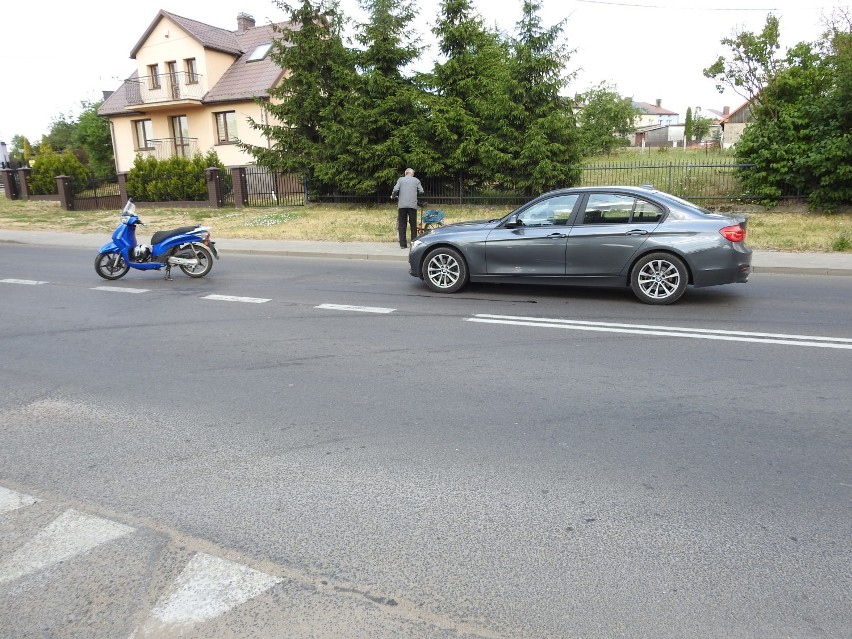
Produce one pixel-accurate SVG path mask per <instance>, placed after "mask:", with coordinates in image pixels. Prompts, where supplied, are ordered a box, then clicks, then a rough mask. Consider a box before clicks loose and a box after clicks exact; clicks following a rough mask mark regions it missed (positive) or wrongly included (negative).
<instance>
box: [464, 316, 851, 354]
mask: <svg viewBox="0 0 852 639" xmlns="http://www.w3.org/2000/svg"><path fill="white" fill-rule="evenodd" d="M465 321H467V322H482V323H486V324H508V325H511V326H535V327H540V328H563V329H569V330H575V331H597V332H604V333H629V334H632V335H656V336H662V337H686V338H690V339H713V340H722V341H730V342H752V343H754V344H783V345H784V346H811V347H816V348H840V349H847V350H852V339H848V338H844V337H821V336H814V335H785V334H783V333H748V332H745V331H722V330H714V329H706V328H681V327H668V326H650V325H647V324H615V323H610V322H584V321H580V320H564V319H552V318H544V317H517V316H514V315H488V314H480V315H475V316H474V317H469V318H466V320H465Z"/></svg>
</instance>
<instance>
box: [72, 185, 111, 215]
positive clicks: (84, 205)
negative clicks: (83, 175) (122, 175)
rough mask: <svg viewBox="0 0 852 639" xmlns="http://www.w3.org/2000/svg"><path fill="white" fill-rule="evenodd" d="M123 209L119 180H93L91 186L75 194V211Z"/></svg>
mask: <svg viewBox="0 0 852 639" xmlns="http://www.w3.org/2000/svg"><path fill="white" fill-rule="evenodd" d="M109 209H115V210H116V211H118V210H120V209H121V193H120V191H119V189H118V183H117V182H107V181H105V180H92V182H91V183H90V184H89V188H87V189H84V190H82V191H80V192H79V193H75V194H74V210H75V211H95V210H109Z"/></svg>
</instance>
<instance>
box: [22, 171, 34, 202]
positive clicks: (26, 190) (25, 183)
mask: <svg viewBox="0 0 852 639" xmlns="http://www.w3.org/2000/svg"><path fill="white" fill-rule="evenodd" d="M32 172H33V170H32V169H31V168H30V167H28V166H23V167H21V168H20V169H18V188H19V189H20V192H19V193H18V197H20V198H21V199H22V200H29V199H30V195H32V193H30V173H32Z"/></svg>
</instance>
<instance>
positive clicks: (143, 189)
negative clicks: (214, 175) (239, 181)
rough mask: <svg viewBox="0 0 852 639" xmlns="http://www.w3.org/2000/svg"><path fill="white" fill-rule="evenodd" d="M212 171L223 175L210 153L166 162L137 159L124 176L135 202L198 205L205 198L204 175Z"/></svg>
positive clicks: (149, 158)
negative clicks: (217, 170) (196, 203)
mask: <svg viewBox="0 0 852 639" xmlns="http://www.w3.org/2000/svg"><path fill="white" fill-rule="evenodd" d="M211 167H218V168H219V170H220V171H223V172H224V171H225V167H224V165H223V164H222V163H221V162H220V161H219V157H218V156H217V155H216V152H215V151H212V150H211V151H209V152H208V153H207V154H205V155H201V154H197V155H194V156H193V157H192V158H184V157H178V156H175V157H171V158H168V159H166V160H158V159H157V158H154V157H147V158H143V157H142V156H141V155H137V156H136V160H135V161H134V162H133V168H132V169H130V172H129V173H128V175H127V194H128V195H129V196H130V197H131V198H133V199H134V200H135V201H137V202H201V201H204V200H206V199H207V197H208V195H207V180H206V178H205V171H206V169H208V168H211Z"/></svg>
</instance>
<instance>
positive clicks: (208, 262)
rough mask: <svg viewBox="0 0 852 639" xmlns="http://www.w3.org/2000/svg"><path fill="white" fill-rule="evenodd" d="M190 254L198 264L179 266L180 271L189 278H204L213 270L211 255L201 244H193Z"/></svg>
mask: <svg viewBox="0 0 852 639" xmlns="http://www.w3.org/2000/svg"><path fill="white" fill-rule="evenodd" d="M192 252H193V253H194V255H195V259H197V260H198V264H197V265H195V266H186V265H185V264H181V265H180V270H182V271H183V272H184V273H185V274H186V275H189V276H190V277H204V276H205V275H207V274H208V273H209V272H210V269H212V268H213V254H212V253H211V252H210V249H208V248H207V247H206V246H204V245H203V244H193V245H192Z"/></svg>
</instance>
